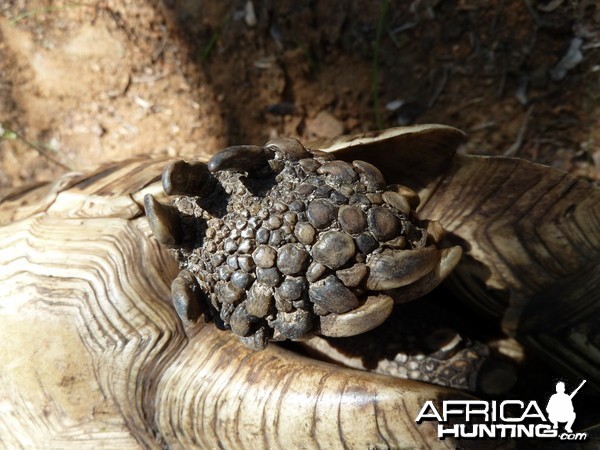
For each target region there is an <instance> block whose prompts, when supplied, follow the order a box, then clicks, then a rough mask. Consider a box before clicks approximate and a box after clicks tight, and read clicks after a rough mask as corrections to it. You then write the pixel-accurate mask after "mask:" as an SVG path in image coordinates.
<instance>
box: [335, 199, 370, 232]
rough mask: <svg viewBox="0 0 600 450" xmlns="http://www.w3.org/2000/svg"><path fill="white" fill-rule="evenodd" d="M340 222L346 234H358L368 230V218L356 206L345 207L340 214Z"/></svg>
mask: <svg viewBox="0 0 600 450" xmlns="http://www.w3.org/2000/svg"><path fill="white" fill-rule="evenodd" d="M338 221H339V222H340V225H341V227H342V229H343V230H344V231H345V232H346V233H350V234H357V233H361V232H363V231H364V230H365V228H367V217H366V216H365V213H364V212H363V210H362V209H361V208H360V207H359V206H356V205H344V206H342V207H341V208H340V210H339V212H338Z"/></svg>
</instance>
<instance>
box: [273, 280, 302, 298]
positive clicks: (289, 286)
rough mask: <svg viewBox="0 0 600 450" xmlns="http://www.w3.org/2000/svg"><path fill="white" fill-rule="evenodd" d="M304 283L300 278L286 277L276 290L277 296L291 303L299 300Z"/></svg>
mask: <svg viewBox="0 0 600 450" xmlns="http://www.w3.org/2000/svg"><path fill="white" fill-rule="evenodd" d="M305 288H306V281H305V280H304V278H302V277H286V278H285V280H283V283H281V285H279V287H278V288H277V289H276V292H277V294H278V295H279V297H281V298H282V299H284V300H288V301H293V300H297V299H299V298H300V296H301V295H302V293H303V292H304V289H305Z"/></svg>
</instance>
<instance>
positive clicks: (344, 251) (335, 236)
mask: <svg viewBox="0 0 600 450" xmlns="http://www.w3.org/2000/svg"><path fill="white" fill-rule="evenodd" d="M355 250H356V247H355V246H354V240H353V239H352V237H351V236H349V235H348V234H346V233H342V232H340V231H327V232H326V233H323V235H322V236H321V237H320V238H319V240H318V241H317V243H316V244H315V245H314V247H313V249H312V257H313V258H314V260H315V261H317V262H320V263H321V264H323V265H325V266H327V267H329V268H330V269H337V268H339V267H342V266H343V265H344V264H346V263H347V262H348V260H349V259H350V258H352V257H353V256H354V253H355Z"/></svg>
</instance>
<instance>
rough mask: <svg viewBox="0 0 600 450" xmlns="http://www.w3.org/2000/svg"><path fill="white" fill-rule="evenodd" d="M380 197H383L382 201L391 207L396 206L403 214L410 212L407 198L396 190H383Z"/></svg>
mask: <svg viewBox="0 0 600 450" xmlns="http://www.w3.org/2000/svg"><path fill="white" fill-rule="evenodd" d="M381 197H382V198H383V201H384V202H386V203H387V204H388V205H390V206H391V207H392V208H396V209H397V210H398V211H400V212H401V213H402V214H404V215H405V216H407V215H408V214H410V205H409V203H408V200H406V198H404V197H403V196H402V195H400V194H398V193H397V192H393V191H387V192H384V193H383V194H382V195H381Z"/></svg>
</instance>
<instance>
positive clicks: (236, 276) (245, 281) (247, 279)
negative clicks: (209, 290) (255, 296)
mask: <svg viewBox="0 0 600 450" xmlns="http://www.w3.org/2000/svg"><path fill="white" fill-rule="evenodd" d="M230 280H231V284H233V285H234V286H235V287H236V288H238V289H240V290H246V289H247V288H248V286H250V284H251V283H252V275H250V274H249V273H247V272H244V271H241V270H236V271H235V272H233V273H232V274H231V278H230Z"/></svg>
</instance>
